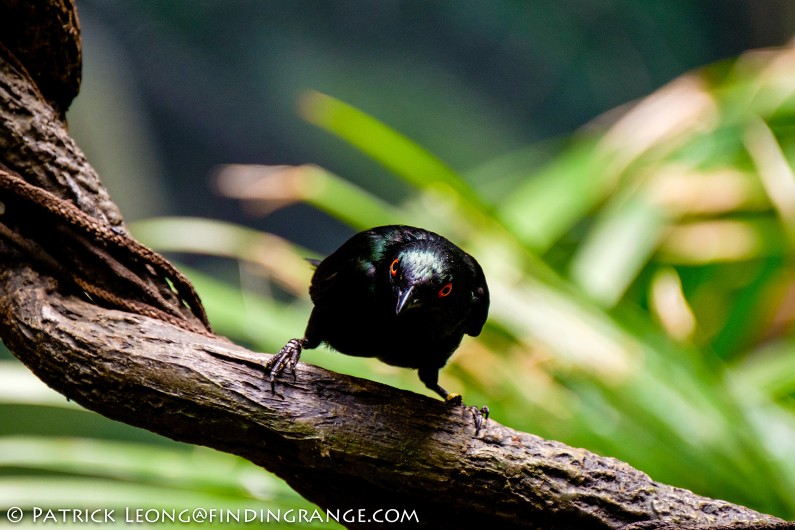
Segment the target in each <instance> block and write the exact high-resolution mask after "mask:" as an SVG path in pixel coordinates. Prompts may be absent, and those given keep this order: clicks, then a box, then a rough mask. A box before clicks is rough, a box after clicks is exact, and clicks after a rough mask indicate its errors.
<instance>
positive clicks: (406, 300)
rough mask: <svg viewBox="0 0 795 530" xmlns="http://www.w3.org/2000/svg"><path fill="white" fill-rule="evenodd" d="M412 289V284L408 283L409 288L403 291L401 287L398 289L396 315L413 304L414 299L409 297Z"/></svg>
mask: <svg viewBox="0 0 795 530" xmlns="http://www.w3.org/2000/svg"><path fill="white" fill-rule="evenodd" d="M413 291H414V286H413V285H409V288H408V289H406V290H405V291H404V290H402V289H401V290H399V291H398V301H397V306H396V307H395V314H396V315H400V314H401V313H402V312H403V311H406V310H408V309H411V307H412V306H414V305H415V300H412V299H411V295H412V294H414V293H413Z"/></svg>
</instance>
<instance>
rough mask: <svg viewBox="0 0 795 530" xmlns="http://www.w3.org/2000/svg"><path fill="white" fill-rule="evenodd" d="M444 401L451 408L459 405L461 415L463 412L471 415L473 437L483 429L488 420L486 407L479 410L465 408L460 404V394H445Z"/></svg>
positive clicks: (472, 407) (473, 407)
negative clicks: (473, 423)
mask: <svg viewBox="0 0 795 530" xmlns="http://www.w3.org/2000/svg"><path fill="white" fill-rule="evenodd" d="M444 401H445V403H448V404H449V405H450V406H453V407H456V406H459V405H460V406H462V408H463V412H462V414H463V413H465V412H469V413H470V414H472V420H473V421H474V422H475V436H477V435H478V434H479V433H480V430H481V429H482V428H483V425H484V424H485V423H486V421H487V420H488V419H489V408H488V407H486V406H483V407H480V408H478V407H475V406H471V407H467V406H466V405H464V404H463V403H462V401H461V395H460V394H452V393H451V394H446V395H445V396H444Z"/></svg>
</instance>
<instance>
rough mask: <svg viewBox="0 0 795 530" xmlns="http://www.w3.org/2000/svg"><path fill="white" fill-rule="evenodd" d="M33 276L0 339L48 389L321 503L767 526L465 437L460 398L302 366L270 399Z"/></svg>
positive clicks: (593, 464) (460, 518) (217, 350)
mask: <svg viewBox="0 0 795 530" xmlns="http://www.w3.org/2000/svg"><path fill="white" fill-rule="evenodd" d="M44 285H47V282H46V281H45V282H44V283H43V279H42V278H40V277H39V276H38V275H37V274H36V273H35V272H33V271H30V270H23V271H16V272H12V268H10V267H3V272H2V273H0V292H3V293H4V296H3V297H2V299H0V318H2V320H3V322H2V335H3V336H2V338H3V341H4V342H5V343H6V344H7V345H8V346H9V347H10V348H11V349H13V350H14V351H15V352H16V354H17V355H18V356H19V358H20V359H21V360H22V361H23V362H24V363H25V364H27V365H28V366H29V367H30V368H31V370H33V371H34V372H35V373H36V374H37V375H38V376H39V377H40V378H42V379H43V380H44V381H45V382H47V384H49V385H50V386H52V387H53V388H55V389H56V390H58V391H59V392H61V393H63V394H64V395H66V396H67V397H69V398H70V399H73V400H75V401H77V402H78V403H81V404H82V405H84V406H85V407H87V408H90V409H92V410H96V411H98V412H100V413H102V414H104V415H106V416H109V417H111V418H114V419H117V420H120V421H124V422H126V423H131V424H133V425H137V426H139V427H143V428H146V429H149V430H152V431H154V432H158V433H160V434H163V435H166V436H169V437H171V438H174V439H177V440H182V441H185V442H189V443H195V444H202V445H207V446H210V447H214V448H217V449H220V450H222V451H227V452H231V453H235V454H238V455H242V456H244V457H246V458H248V459H250V460H252V461H253V462H255V463H257V464H259V465H261V466H263V467H265V468H267V469H269V470H271V471H273V472H275V473H276V474H278V475H280V476H282V477H284V478H285V479H286V480H287V481H288V482H289V483H290V484H291V485H292V486H293V487H294V488H295V489H297V490H298V491H299V492H300V493H302V494H303V495H305V496H306V497H307V498H309V499H310V500H313V501H315V502H317V503H319V504H320V505H321V506H323V507H330V508H340V509H347V508H362V507H371V508H393V507H405V508H408V509H411V510H417V514H418V516H419V518H420V520H421V522H423V523H425V524H429V525H433V526H435V527H450V528H460V527H462V525H465V524H467V523H470V524H471V523H472V522H473V521H486V520H488V521H490V522H491V523H494V522H500V523H502V524H507V525H510V526H517V527H528V528H538V527H540V528H586V527H595V528H620V527H623V526H625V525H628V524H631V523H638V522H645V523H677V524H680V525H686V524H702V525H709V526H710V527H717V526H719V525H726V524H729V523H732V522H736V521H744V522H755V523H757V524H759V523H764V524H767V525H775V524H776V523H777V522H778V520H777V519H775V518H770V517H768V516H764V515H761V514H759V513H756V512H754V511H752V510H749V509H746V508H743V507H740V506H736V505H732V504H729V503H726V502H723V501H716V500H711V499H706V498H704V497H700V496H697V495H695V494H693V493H690V492H688V491H685V490H680V489H676V488H673V487H670V486H665V485H662V484H658V483H656V482H653V481H652V480H651V479H649V477H647V476H646V475H645V474H643V473H641V472H639V471H637V470H635V469H633V468H631V467H629V466H628V465H626V464H624V463H622V462H619V461H617V460H614V459H611V458H603V457H599V456H596V455H594V454H592V453H589V452H588V451H585V450H582V449H575V448H571V447H567V446H565V445H563V444H560V443H557V442H552V441H547V440H543V439H541V438H538V437H536V436H533V435H530V434H525V433H521V432H517V431H513V430H511V429H509V428H507V427H504V426H502V425H499V424H498V423H496V422H494V421H491V420H490V421H489V422H488V423H487V425H486V427H485V428H484V430H482V431H481V433H480V434H479V435H478V436H477V437H475V436H474V428H473V426H472V421H471V417H470V416H469V412H467V411H465V409H464V408H463V407H454V408H450V407H448V406H447V405H446V404H444V403H442V402H441V401H437V400H435V399H431V398H428V397H424V396H420V395H416V394H412V393H410V392H406V391H401V390H396V389H393V388H390V387H386V386H384V385H380V384H378V383H374V382H370V381H365V380H361V379H356V378H352V377H347V376H342V375H339V374H333V373H330V372H328V371H326V370H323V369H320V368H316V367H312V366H310V365H303V364H301V365H299V368H298V377H297V379H296V381H295V382H291V381H290V380H289V378H288V380H287V382H285V383H282V384H280V385H278V386H277V394H276V395H272V394H271V393H270V390H269V385H268V384H267V382H266V380H265V378H264V377H263V372H262V370H261V368H259V367H258V366H259V365H260V363H261V362H262V361H263V360H264V358H263V356H262V355H260V354H254V353H251V352H248V351H246V350H244V349H242V348H239V347H236V346H234V345H231V344H229V343H228V342H226V341H223V340H215V339H213V338H210V337H206V336H203V335H198V334H193V333H190V332H187V331H184V330H180V329H178V328H176V327H174V326H172V325H169V324H166V323H163V322H160V321H156V320H151V319H148V318H146V317H142V316H137V315H130V314H126V313H122V312H118V311H113V310H107V309H102V308H98V307H96V306H92V305H90V304H88V303H86V302H83V301H81V300H78V299H74V298H64V297H62V296H60V295H59V294H58V293H56V292H52V291H51V290H50V291H48V289H47V288H45V287H44ZM49 287H50V288H52V287H53V285H52V284H50V285H49Z"/></svg>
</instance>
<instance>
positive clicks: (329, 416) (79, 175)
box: [0, 0, 791, 528]
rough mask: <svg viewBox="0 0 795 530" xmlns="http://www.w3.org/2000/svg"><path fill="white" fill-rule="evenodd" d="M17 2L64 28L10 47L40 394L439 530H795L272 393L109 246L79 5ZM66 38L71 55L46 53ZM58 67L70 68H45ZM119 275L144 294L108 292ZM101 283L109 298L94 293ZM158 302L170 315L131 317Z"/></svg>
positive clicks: (7, 314)
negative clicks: (498, 529)
mask: <svg viewBox="0 0 795 530" xmlns="http://www.w3.org/2000/svg"><path fill="white" fill-rule="evenodd" d="M38 4H42V5H44V3H43V2H40V3H37V5H38ZM24 6H27V3H26V2H16V1H14V0H0V20H3V21H6V22H5V23H6V24H9V20H11V19H12V18H13V20H14V21H15V22H14V23H16V24H27V25H28V26H29V27H53V22H52V17H53V16H56V15H57V17H56V18H57V20H58V23H57V24H54V26H57V27H60V28H65V29H66V31H64V32H61V33H58V32H50V33H49V35H53V38H52V41H50V42H46V41H44V42H42V41H41V40H37V42H36V43H35V45H32V44H29V45H27V46H25V45H20V43H19V42H18V41H12V40H9V39H8V38H4V37H6V35H0V39H3V42H2V44H3V46H0V164H1V165H2V168H4V169H2V170H1V171H0V177H2V178H0V201H2V203H3V208H2V209H0V211H2V213H0V335H1V336H2V340H3V342H4V343H5V344H6V345H7V346H8V347H9V348H10V349H11V350H12V351H13V352H14V354H15V355H16V356H17V357H18V358H19V359H20V360H21V361H22V362H23V363H25V364H26V365H27V366H28V367H29V368H30V369H31V370H32V371H33V372H34V373H35V374H36V375H37V376H38V377H40V378H41V379H42V380H43V381H45V382H46V383H47V384H48V385H50V386H51V387H53V388H54V389H56V390H58V391H59V392H61V393H62V394H64V395H65V396H66V397H68V398H69V399H72V400H74V401H76V402H78V403H80V404H82V405H83V406H85V407H86V408H89V409H91V410H95V411H97V412H99V413H101V414H104V415H106V416H108V417H110V418H113V419H116V420H119V421H123V422H126V423H130V424H132V425H137V426H139V427H143V428H145V429H149V430H151V431H154V432H157V433H160V434H163V435H165V436H168V437H171V438H174V439H177V440H182V441H185V442H189V443H195V444H201V445H206V446H210V447H214V448H216V449H220V450H222V451H227V452H230V453H234V454H238V455H241V456H243V457H245V458H248V459H250V460H251V461H253V462H255V463H257V464H259V465H261V466H262V467H264V468H266V469H268V470H270V471H272V472H274V473H276V474H277V475H279V476H281V477H283V478H284V479H286V480H287V482H288V483H289V484H290V485H291V486H293V487H294V488H295V489H296V490H297V491H298V492H300V493H301V494H302V495H304V496H305V497H307V498H308V499H310V500H312V501H314V502H316V503H317V504H319V505H320V506H321V507H325V508H330V509H343V510H344V509H348V508H355V509H360V508H365V509H367V508H370V509H376V508H405V509H408V510H414V511H416V513H417V516H418V518H419V520H420V523H422V524H423V525H428V526H434V527H438V528H461V527H468V526H471V525H472V524H477V523H487V522H488V523H497V524H501V525H503V526H509V527H526V528H663V527H669V526H675V527H679V528H688V527H692V528H718V527H723V528H750V527H753V528H783V527H791V526H790V525H789V524H788V523H785V522H783V521H781V520H779V519H776V518H774V517H770V516H766V515H763V514H760V513H757V512H754V511H752V510H750V509H747V508H744V507H741V506H737V505H733V504H730V503H727V502H723V501H718V500H712V499H707V498H704V497H701V496H698V495H695V494H693V493H691V492H689V491H686V490H682V489H677V488H674V487H671V486H666V485H663V484H659V483H656V482H654V481H652V480H651V479H650V478H649V477H648V476H646V475H645V474H643V473H642V472H640V471H637V470H635V469H633V468H631V467H630V466H628V465H627V464H624V463H622V462H619V461H617V460H614V459H611V458H604V457H600V456H597V455H594V454H592V453H590V452H588V451H585V450H582V449H576V448H572V447H568V446H565V445H563V444H561V443H558V442H553V441H547V440H543V439H541V438H538V437H536V436H533V435H531V434H526V433H521V432H517V431H514V430H511V429H510V428H508V427H504V426H502V425H500V424H498V423H497V422H495V421H491V420H490V421H489V422H488V423H487V424H486V426H485V428H484V429H482V430H481V431H480V432H479V433H477V434H476V433H475V432H474V427H473V424H472V419H471V416H470V415H469V413H468V412H466V411H465V409H464V408H463V407H456V408H450V407H448V406H447V405H445V404H444V403H442V402H440V401H438V400H435V399H431V398H427V397H424V396H420V395H416V394H412V393H410V392H405V391H400V390H396V389H393V388H390V387H386V386H384V385H380V384H377V383H374V382H370V381H365V380H361V379H356V378H353V377H348V376H343V375H339V374H334V373H331V372H328V371H326V370H323V369H320V368H316V367H312V366H309V365H304V364H301V365H299V368H298V374H299V375H298V378H297V380H295V381H291V380H290V379H289V378H287V380H286V381H284V382H282V383H281V384H279V385H278V387H277V392H276V394H275V395H274V394H272V393H271V392H270V388H269V385H268V384H266V382H265V380H264V379H263V372H262V369H261V363H262V361H263V360H264V358H263V356H262V355H261V354H256V353H252V352H248V351H246V350H244V349H243V348H240V347H237V346H234V345H232V344H230V343H229V342H228V341H226V340H224V339H222V338H219V337H214V336H212V335H211V334H210V333H208V332H207V331H206V329H204V328H203V327H202V325H203V324H202V319H201V317H200V315H197V314H196V312H195V311H189V310H186V308H185V304H183V303H182V300H183V299H184V296H183V294H178V293H174V291H173V290H171V289H170V288H169V287H168V282H166V281H165V280H164V277H168V274H165V273H163V272H162V270H160V272H158V270H154V269H153V268H152V267H151V266H148V265H147V263H144V264H143V265H141V263H140V260H141V259H143V258H141V256H140V254H135V255H134V256H133V258H129V256H126V255H122V256H120V255H118V254H116V250H114V248H115V247H113V246H112V245H110V244H109V242H108V241H109V239H112V238H114V237H115V236H114V234H120V233H123V232H124V229H123V224H122V221H121V216H120V215H119V213H118V210H117V209H116V207H115V205H113V203H112V202H111V201H110V199H109V197H108V194H107V193H106V192H105V189H104V187H103V186H102V184H101V182H100V180H99V177H98V176H97V175H96V173H95V172H94V171H93V170H92V169H91V167H90V166H89V165H88V163H87V162H86V160H85V158H84V157H83V155H82V153H81V152H80V151H79V149H78V148H77V146H76V145H75V144H74V142H72V140H71V139H70V138H69V136H68V133H67V132H66V129H65V125H64V123H63V122H62V119H61V118H62V116H63V111H64V110H65V108H66V107H67V106H68V104H69V101H71V97H72V96H73V95H74V93H76V86H77V85H76V83H77V84H79V71H80V68H79V60H80V59H79V58H80V53H79V31H78V29H77V26H76V23H77V22H76V21H77V17H76V14H75V11H74V6H73V5H72V4H71V2H70V1H69V0H63V1H60V2H59V1H52V2H49V3H47V6H48V9H44V8H42V9H27V8H24ZM64 13H66V15H64ZM54 14H56V15H54ZM64 20H65V21H66V22H65V23H62V22H63V21H64ZM15 35H22V36H21V37H19V38H20V39H22V41H24V36H25V35H35V36H36V38H37V39H42V38H46V36H47V35H48V33H47V32H44V33H43V32H36V31H31V32H27V33H24V32H23V33H19V34H16V33H15ZM64 36H65V38H66V39H67V40H68V41H69V42H72V43H76V46H77V53H71V54H61V55H54V53H52V52H53V50H61V49H62V48H61V47H59V46H62V43H63V39H62V37H64ZM15 39H16V37H15ZM69 39H71V40H69ZM17 50H20V51H17ZM25 50H35V51H36V52H35V53H26V52H25ZM42 50H44V51H42ZM47 51H49V52H51V53H46V52H47ZM52 57H61V58H63V60H65V61H73V63H70V64H64V65H60V67H59V68H58V69H57V70H53V69H51V68H50V69H48V68H47V67H43V66H42V64H43V63H47V61H51V58H52ZM74 62H76V64H75V63H74ZM23 65H24V66H23ZM47 72H57V73H58V75H63V76H64V79H65V80H66V81H64V79H61V80H60V81H59V82H55V81H53V80H52V79H49V80H48V79H47V78H46V76H47V75H48V74H47ZM70 76H71V77H70ZM43 87H47V89H46V90H45V89H44V88H43ZM59 87H60V88H59ZM70 91H71V92H70ZM70 94H71V95H70ZM7 169H10V170H13V171H6V170H7ZM14 173H17V174H20V175H21V176H22V178H23V179H24V180H25V181H27V182H28V183H30V184H33V185H35V186H37V187H38V188H40V189H42V190H47V191H48V192H50V193H51V194H52V197H53V199H52V201H55V202H53V204H56V205H57V204H59V203H57V201H58V200H59V198H60V200H67V201H69V203H71V204H73V205H76V206H77V208H79V210H81V211H82V212H83V213H85V214H88V215H89V216H91V219H93V220H94V221H95V222H96V223H97V224H98V225H100V227H106V228H109V229H110V228H112V230H109V231H105V232H103V230H102V229H100V230H99V231H93V232H85V231H83V232H79V231H78V232H77V233H75V230H76V228H75V226H76V225H75V222H74V219H71V218H66V219H65V218H60V217H58V215H56V214H51V213H50V214H47V215H43V214H42V215H39V214H40V213H41V212H38V211H33V210H31V208H34V210H35V207H36V206H35V204H34V205H33V206H31V205H30V204H27V203H25V204H21V202H20V201H21V199H20V197H21V195H20V192H19V185H18V182H17V181H15V180H14V178H12V177H13V174H14ZM3 175H4V177H3ZM15 182H17V183H16V184H15ZM56 210H57V211H64V210H63V209H62V208H61V209H57V208H56ZM31 212H33V213H31ZM78 224H79V223H78ZM52 233H57V234H60V235H61V236H63V235H66V236H67V237H71V238H73V240H74V241H79V242H82V243H81V245H82V246H81V245H78V246H77V247H75V248H74V249H72V250H71V251H69V252H71V253H72V254H69V252H67V254H66V256H65V258H64V259H79V258H80V257H81V253H86V254H85V263H83V264H81V265H80V267H82V268H83V269H85V270H84V271H81V274H82V276H80V278H81V279H79V281H78V279H75V277H73V275H72V274H70V273H67V272H66V271H64V270H63V268H60V269H59V268H58V267H56V266H54V265H53V263H52V261H53V260H52V257H53V256H55V255H58V256H60V254H58V252H63V250H59V249H58V248H57V247H58V244H59V241H62V239H60V238H55V239H56V240H55V241H53V238H52V236H51V235H49V234H52ZM97 234H99V235H97ZM107 234H109V235H107ZM94 239H96V240H94ZM92 245H94V246H95V247H96V248H94V249H93V252H89V251H87V250H86V249H89V250H91V249H92ZM97 256H99V257H100V258H102V259H99V260H97ZM125 256H126V257H125ZM59 259H60V258H59ZM128 262H129V263H128ZM108 263H111V264H113V265H112V266H109V267H106V266H104V265H106V264H108ZM119 264H121V265H119ZM120 271H126V272H120ZM119 274H121V275H129V274H135V275H140V276H141V282H144V283H146V285H148V286H149V287H146V286H144V287H142V288H140V289H137V287H135V286H136V285H138V284H137V283H135V282H133V284H134V285H133V287H129V288H126V287H125V288H120V290H119V291H118V292H115V293H108V294H113V295H114V296H100V295H101V294H102V293H104V292H105V291H106V290H107V289H112V288H113V286H114V285H116V284H115V283H114V281H115V280H119V278H117V277H116V276H114V275H119ZM92 275H95V276H96V277H97V278H98V279H97V280H96V281H97V284H96V285H93V284H92V285H93V287H94V288H95V289H97V292H98V293H100V295H97V294H95V293H94V292H93V291H91V288H92V286H91V285H86V283H85V282H86V280H85V278H86V277H93V276H92ZM119 281H120V280H119ZM125 281H127V280H125ZM169 281H171V279H170V277H169ZM81 282H82V283H81ZM172 283H173V282H172ZM97 285H98V287H97ZM121 285H127V284H126V283H124V282H121ZM136 289H137V290H136ZM152 290H155V291H157V292H156V293H154V294H152V293H151V292H150V291H152ZM158 293H159V294H158ZM153 299H155V300H156V301H155V302H153V301H152V300H153ZM125 300H127V301H126V302H125ZM157 303H164V304H166V305H171V306H174V308H176V309H175V310H174V311H172V312H168V311H161V310H160V309H158V310H156V311H154V310H153V311H154V312H147V311H145V310H144V311H137V310H138V309H140V308H142V307H143V308H144V309H145V308H148V307H151V305H152V304H157ZM114 307H115V308H114ZM119 308H121V309H124V310H119ZM166 309H168V308H166ZM158 311H160V312H158ZM136 312H138V313H143V314H136ZM147 315H148V316H147ZM164 315H165V317H167V318H152V316H154V317H158V316H164ZM169 315H170V316H169ZM191 330H194V331H191ZM195 331H199V333H197V332H195ZM351 526H356V525H355V524H353V525H351Z"/></svg>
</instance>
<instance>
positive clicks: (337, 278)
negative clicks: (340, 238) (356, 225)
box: [309, 230, 386, 304]
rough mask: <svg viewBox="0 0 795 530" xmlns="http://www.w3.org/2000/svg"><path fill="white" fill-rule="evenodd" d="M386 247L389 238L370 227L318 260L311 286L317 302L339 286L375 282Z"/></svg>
mask: <svg viewBox="0 0 795 530" xmlns="http://www.w3.org/2000/svg"><path fill="white" fill-rule="evenodd" d="M385 248H386V242H385V238H384V236H383V235H382V234H381V233H379V232H377V231H373V230H367V231H365V232H359V233H358V234H356V235H354V236H353V237H351V238H350V239H349V240H348V241H346V242H345V243H343V244H342V246H341V247H340V248H338V249H337V250H335V251H334V253H333V254H331V255H330V256H329V257H327V258H326V259H324V260H323V261H321V262H320V263H318V264H317V268H316V269H315V274H314V276H312V283H311V285H310V286H309V296H310V297H311V298H312V301H313V302H314V303H315V304H317V303H318V302H319V301H320V302H322V301H323V300H324V299H325V298H326V297H327V296H331V293H334V292H336V291H337V290H341V289H350V288H351V287H352V286H368V285H371V284H372V282H373V280H374V278H375V275H376V263H377V262H378V260H379V259H381V258H382V257H383V253H384V250H385Z"/></svg>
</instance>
